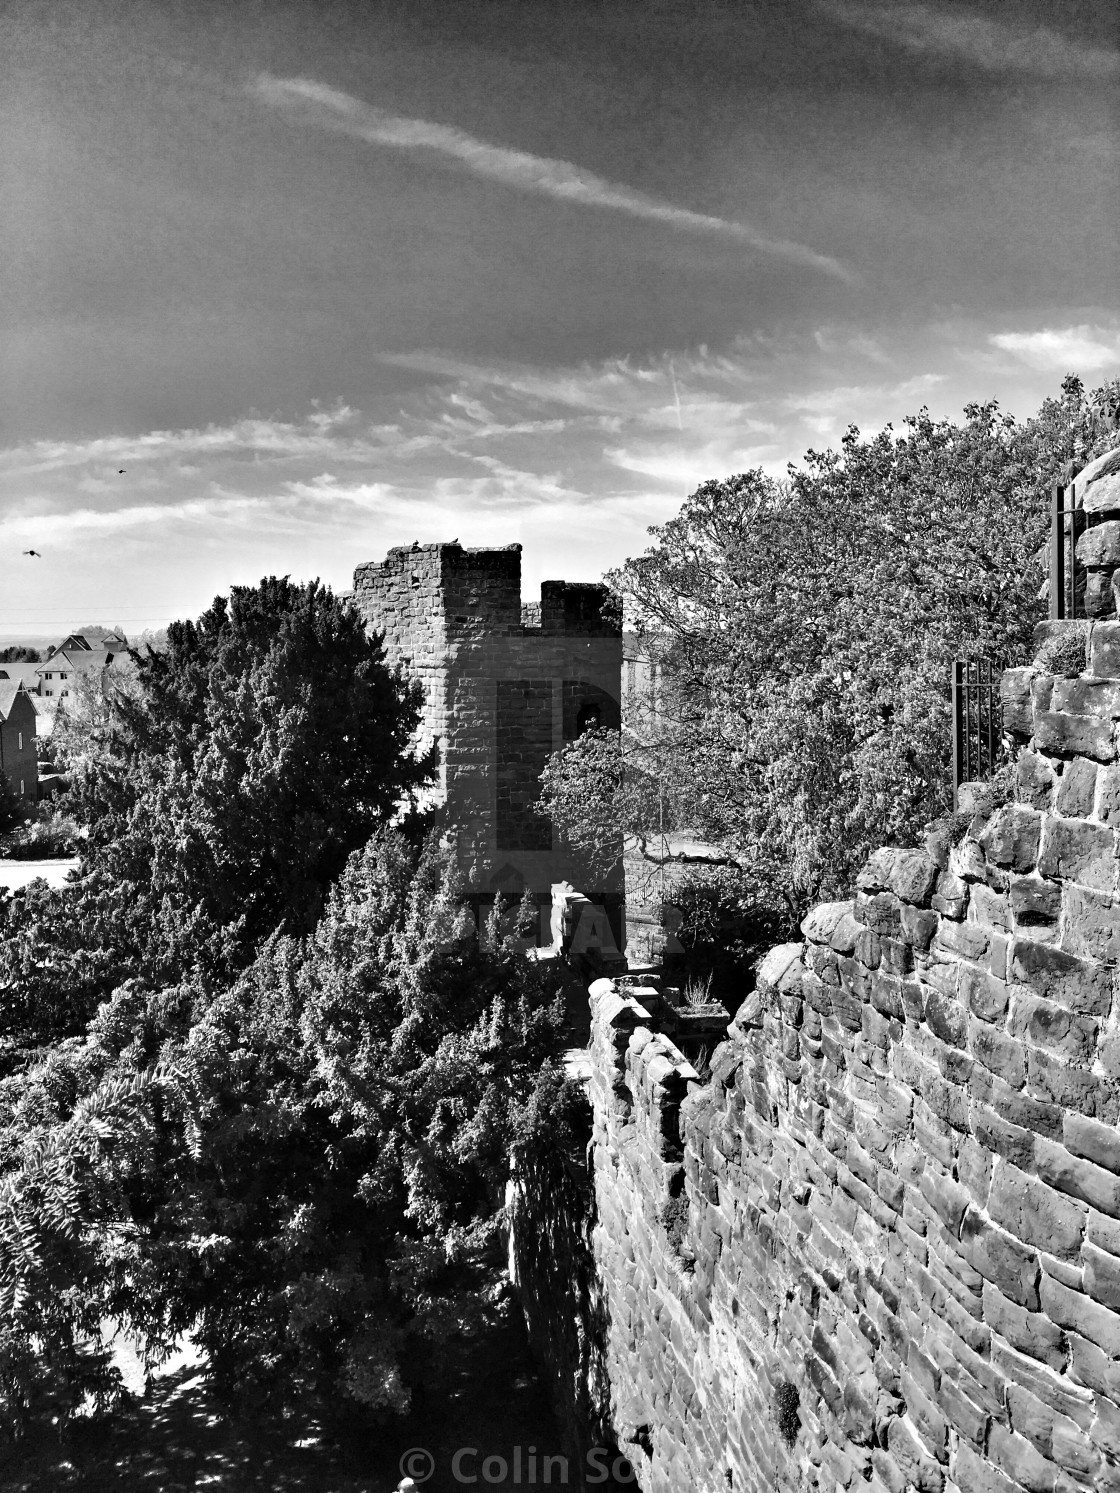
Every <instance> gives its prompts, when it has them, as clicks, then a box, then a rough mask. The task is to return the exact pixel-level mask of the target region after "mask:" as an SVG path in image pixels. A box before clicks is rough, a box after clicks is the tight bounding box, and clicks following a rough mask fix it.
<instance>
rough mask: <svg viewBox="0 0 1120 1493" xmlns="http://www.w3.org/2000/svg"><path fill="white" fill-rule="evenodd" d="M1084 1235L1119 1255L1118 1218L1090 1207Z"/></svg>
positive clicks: (1119, 1226)
mask: <svg viewBox="0 0 1120 1493" xmlns="http://www.w3.org/2000/svg"><path fill="white" fill-rule="evenodd" d="M1067 1144H1068V1142H1067ZM1085 1237H1086V1239H1088V1240H1089V1242H1090V1244H1095V1245H1096V1246H1097V1248H1098V1249H1103V1250H1106V1251H1107V1252H1108V1253H1109V1254H1112V1255H1116V1256H1118V1257H1120V1220H1118V1219H1115V1218H1109V1217H1108V1215H1107V1214H1105V1213H1098V1212H1097V1211H1096V1209H1095V1208H1090V1209H1089V1221H1088V1224H1087V1225H1086V1229H1085Z"/></svg>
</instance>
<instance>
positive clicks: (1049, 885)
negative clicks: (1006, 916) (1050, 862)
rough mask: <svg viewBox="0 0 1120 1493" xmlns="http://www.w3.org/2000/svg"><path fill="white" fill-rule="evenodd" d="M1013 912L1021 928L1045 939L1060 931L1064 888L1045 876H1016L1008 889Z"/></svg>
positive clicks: (1018, 927)
mask: <svg viewBox="0 0 1120 1493" xmlns="http://www.w3.org/2000/svg"><path fill="white" fill-rule="evenodd" d="M1008 899H1009V903H1010V907H1011V914H1012V917H1013V918H1014V920H1015V927H1016V929H1017V930H1022V931H1023V932H1025V933H1026V934H1027V936H1028V937H1029V938H1037V939H1045V938H1046V937H1047V936H1048V935H1052V934H1054V933H1056V932H1057V931H1058V917H1059V915H1060V913H1061V910H1062V889H1061V887H1060V886H1058V885H1057V884H1056V883H1055V882H1053V881H1044V880H1043V878H1042V877H1041V876H1038V875H1035V876H1012V878H1011V884H1010V887H1009V888H1008Z"/></svg>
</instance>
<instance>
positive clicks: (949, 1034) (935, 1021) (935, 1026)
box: [926, 989, 968, 1047]
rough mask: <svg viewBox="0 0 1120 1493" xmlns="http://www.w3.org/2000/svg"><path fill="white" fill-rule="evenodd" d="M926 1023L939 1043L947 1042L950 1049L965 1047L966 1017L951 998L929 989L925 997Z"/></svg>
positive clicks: (957, 1002)
mask: <svg viewBox="0 0 1120 1493" xmlns="http://www.w3.org/2000/svg"><path fill="white" fill-rule="evenodd" d="M926 1021H927V1022H928V1024H929V1027H930V1030H931V1031H932V1032H933V1033H934V1035H935V1036H936V1037H937V1038H938V1039H939V1040H940V1041H942V1042H947V1043H949V1045H950V1046H952V1047H964V1046H965V1042H966V1037H967V1032H968V1016H967V1013H966V1012H965V1009H964V1007H963V1006H962V1005H961V1004H960V1002H959V1001H957V1000H955V999H954V998H953V997H951V996H944V995H942V994H941V992H940V991H939V990H932V989H931V990H930V991H929V994H928V995H927V997H926Z"/></svg>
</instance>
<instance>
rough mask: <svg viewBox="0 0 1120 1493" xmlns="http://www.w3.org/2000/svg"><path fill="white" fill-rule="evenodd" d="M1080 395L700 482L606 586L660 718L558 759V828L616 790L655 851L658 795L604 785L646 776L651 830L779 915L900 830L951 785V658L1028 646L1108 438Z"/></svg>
mask: <svg viewBox="0 0 1120 1493" xmlns="http://www.w3.org/2000/svg"><path fill="white" fill-rule="evenodd" d="M1099 406H1100V400H1095V401H1094V402H1092V403H1091V402H1089V401H1087V400H1086V398H1085V395H1084V391H1083V389H1082V387H1081V385H1080V383H1079V382H1078V381H1077V380H1076V379H1068V380H1067V381H1066V383H1065V384H1064V385H1063V391H1062V397H1061V399H1060V400H1050V401H1047V403H1046V404H1045V405H1044V406H1043V408H1042V410H1040V412H1039V414H1038V415H1037V416H1036V417H1035V418H1034V419H1032V420H1030V421H1027V422H1026V423H1024V424H1019V423H1017V422H1016V421H1014V420H1013V419H1011V418H1010V417H1009V416H1006V415H1004V414H1002V413H1001V412H1000V410H999V409H998V407H997V406H996V405H995V404H994V403H989V404H984V405H970V406H968V407H967V408H966V410H965V419H964V422H963V423H962V424H959V425H958V424H953V423H950V422H949V421H935V420H933V419H932V418H931V417H930V415H929V414H928V412H926V411H924V410H923V411H922V412H921V413H920V414H918V415H916V416H913V417H911V418H910V419H908V420H907V421H906V422H905V426H904V429H903V430H902V432H901V433H899V432H896V431H894V430H893V429H891V428H889V427H888V429H887V430H885V431H883V432H882V433H881V434H879V435H878V436H875V437H872V438H870V439H864V438H862V437H861V436H860V434H859V432H858V430H856V429H855V428H854V427H852V428H850V429H849V430H848V432H847V434H846V435H845V437H844V440H843V443H842V448H841V451H840V452H833V451H827V452H823V453H821V452H813V451H810V452H809V453H808V455H807V456H806V458H805V465H804V467H803V468H802V469H800V470H793V469H791V474H790V480H789V482H788V483H776V482H774V481H772V480H770V479H769V478H767V477H766V476H765V475H764V474H763V473H762V472H760V471H756V472H750V473H746V474H741V475H738V476H734V477H731V478H728V479H726V480H724V481H711V482H705V483H704V484H702V485H701V486H700V487H699V488H698V489H697V490H696V492H695V493H693V494H692V496H691V497H690V498H689V499H688V500H687V501H686V503H685V505H684V507H683V508H682V510H681V512H680V514H679V515H678V516H677V517H676V518H675V519H673V520H671V521H670V522H669V523H668V524H666V525H664V526H662V527H658V528H653V529H651V530H650V533H651V534H652V535H653V537H654V541H655V542H654V544H653V545H652V547H651V548H650V549H648V550H647V551H646V553H645V554H643V555H641V556H639V557H637V558H636V559H632V560H629V561H628V562H627V563H626V564H625V565H624V566H623V567H622V569H621V570H619V571H618V572H616V573H615V574H614V575H613V576H612V577H610V579H611V581H612V583H613V585H614V586H615V588H616V589H617V591H618V592H619V593H620V595H621V598H622V601H623V604H624V606H625V608H626V610H627V612H628V614H629V616H630V617H631V619H632V621H633V624H634V625H635V626H636V628H637V630H638V633H639V635H640V638H641V640H642V641H643V642H644V644H645V646H646V647H647V649H648V650H649V652H650V654H651V657H652V658H653V660H654V662H655V664H656V669H657V680H658V693H657V700H656V709H655V710H654V711H653V712H652V713H651V717H652V718H651V720H649V721H647V722H646V723H645V726H644V727H642V726H639V728H638V729H637V730H635V729H633V723H630V724H631V730H630V731H629V733H627V732H624V733H623V734H622V736H621V737H620V738H619V740H618V743H617V746H616V748H615V751H614V756H613V758H611V757H610V753H609V751H607V750H606V748H605V746H603V747H601V748H599V759H598V760H597V761H592V758H591V754H590V751H589V749H585V748H584V747H583V745H582V744H581V743H576V744H575V746H574V747H572V748H569V749H568V750H567V751H566V752H565V753H564V754H562V755H561V756H560V757H559V758H558V759H554V760H553V764H552V767H551V768H550V772H549V774H548V775H547V778H546V787H545V794H544V798H543V804H544V807H545V808H546V809H547V810H548V812H549V813H550V814H551V815H552V816H553V818H554V821H555V822H556V823H557V824H558V825H559V826H560V828H561V829H562V830H563V831H564V832H565V833H567V834H568V836H569V838H571V839H573V840H574V841H575V842H576V843H577V844H580V845H588V844H590V843H593V842H595V840H596V839H597V838H601V837H602V826H603V824H604V823H605V822H606V821H605V819H604V814H605V813H606V809H605V804H606V802H607V801H608V800H610V799H611V798H612V796H613V799H614V804H615V814H614V819H613V822H612V828H614V829H615V832H616V833H617V829H618V827H619V826H621V827H622V828H623V829H624V830H625V831H627V832H629V834H630V835H631V837H632V843H637V844H638V845H639V847H641V844H642V839H643V837H644V840H645V846H644V849H645V852H646V854H647V855H649V854H653V856H654V858H655V859H656V856H657V854H658V853H659V852H658V851H657V850H656V846H657V844H658V830H659V822H658V821H655V820H653V818H652V812H651V810H652V804H653V798H652V797H651V795H650V794H649V793H648V792H646V791H642V792H635V791H632V790H630V789H626V788H624V789H623V791H622V792H621V793H620V792H619V791H618V789H617V788H616V787H612V784H618V783H619V782H620V781H621V782H622V783H623V784H625V783H626V780H627V771H629V772H633V773H636V774H637V775H638V776H639V777H644V778H645V779H646V780H652V781H653V782H655V783H656V784H657V785H658V793H657V813H658V816H659V821H660V822H661V823H664V824H665V825H666V827H668V828H678V827H685V826H687V827H688V828H689V829H690V830H691V831H692V832H693V833H694V834H697V835H699V836H701V837H703V838H704V839H705V840H708V841H710V842H712V843H713V844H714V845H716V846H717V847H719V850H720V852H721V856H720V859H721V860H722V861H723V862H724V863H725V865H726V866H727V867H728V868H730V869H731V870H733V871H736V872H737V873H738V874H739V876H740V885H741V888H742V898H743V899H744V900H745V901H747V902H749V903H752V904H753V905H754V906H756V907H759V908H761V909H772V910H775V911H779V912H781V913H782V915H783V916H784V917H785V919H786V920H787V923H788V925H789V926H790V927H792V926H794V925H796V923H797V922H798V921H799V920H800V917H801V916H802V915H803V913H804V911H805V910H806V909H807V908H808V906H810V905H811V904H812V903H813V902H815V901H817V900H819V899H821V898H822V897H827V896H829V895H841V894H843V893H844V892H845V891H846V890H847V888H848V887H849V885H850V883H851V881H852V879H853V876H854V874H855V872H856V870H858V868H859V866H860V864H861V863H862V862H863V860H864V859H865V858H866V856H867V854H868V852H869V851H870V850H871V849H872V848H873V847H874V846H876V845H878V844H882V843H901V844H907V843H913V842H914V841H915V840H916V839H917V838H918V836H919V835H920V834H921V832H922V828H923V826H924V825H925V823H926V822H927V821H929V820H931V819H933V818H935V817H937V816H938V815H940V814H941V813H942V812H944V811H945V810H946V809H947V807H948V802H949V796H950V794H951V791H952V785H951V782H950V773H949V752H950V730H949V690H948V678H949V665H950V662H951V660H952V659H953V657H955V656H959V655H967V654H979V655H983V656H986V657H989V658H994V659H1003V660H1005V661H1006V662H1008V663H1010V662H1015V661H1018V660H1021V659H1023V658H1025V657H1026V656H1027V653H1028V649H1029V644H1030V639H1031V633H1032V629H1033V626H1034V624H1035V622H1036V621H1037V620H1038V619H1039V617H1040V616H1041V614H1042V605H1043V604H1042V601H1041V599H1040V587H1041V585H1042V583H1043V581H1044V577H1045V570H1044V565H1043V552H1044V543H1045V538H1046V522H1047V501H1048V493H1049V488H1050V485H1051V483H1052V481H1053V480H1054V479H1055V478H1056V477H1057V476H1058V475H1060V474H1061V473H1062V472H1063V470H1064V469H1065V467H1066V465H1067V463H1071V462H1072V463H1073V464H1074V465H1081V464H1082V463H1083V462H1084V461H1085V460H1087V459H1089V457H1090V456H1091V455H1093V454H1094V453H1095V451H1096V450H1098V449H1104V447H1105V446H1106V445H1107V444H1108V443H1109V442H1114V441H1115V435H1114V434H1110V433H1109V432H1108V431H1107V430H1106V429H1104V428H1103V422H1102V420H1101V418H1100V416H1099V413H1098V407H1099ZM620 761H622V762H623V763H624V764H625V770H624V771H623V772H622V775H621V779H620V777H619V766H618V764H619V762H620ZM592 778H594V779H595V780H596V782H597V785H598V786H597V787H595V788H591V786H590V780H591V779H592ZM581 780H582V782H581ZM581 792H582V794H583V795H584V796H585V797H587V798H588V801H589V802H591V803H593V804H594V806H595V807H594V810H593V813H592V814H585V813H583V812H582V811H581V810H580V808H579V798H580V794H581Z"/></svg>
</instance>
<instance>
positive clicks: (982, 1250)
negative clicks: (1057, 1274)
mask: <svg viewBox="0 0 1120 1493" xmlns="http://www.w3.org/2000/svg"><path fill="white" fill-rule="evenodd" d="M961 1242H962V1244H963V1245H964V1248H965V1257H966V1259H967V1260H968V1262H969V1264H970V1265H971V1266H972V1267H973V1269H974V1270H978V1271H979V1272H980V1274H981V1275H982V1276H983V1277H984V1279H985V1280H987V1281H990V1282H991V1283H992V1285H994V1286H998V1287H999V1289H1000V1290H1001V1291H1002V1292H1003V1294H1004V1295H1005V1296H1009V1297H1010V1298H1011V1300H1012V1301H1014V1302H1017V1303H1018V1305H1019V1306H1025V1307H1026V1308H1027V1310H1028V1311H1037V1310H1038V1300H1039V1297H1038V1281H1039V1264H1038V1256H1037V1255H1036V1254H1035V1252H1034V1251H1033V1250H1031V1249H1027V1248H1026V1247H1025V1246H1024V1245H1022V1244H1020V1243H1019V1241H1018V1240H1017V1239H1012V1238H1011V1236H1010V1235H1009V1234H1005V1233H1004V1232H1003V1230H1002V1229H998V1228H996V1227H995V1225H994V1224H991V1223H989V1222H988V1221H987V1219H985V1218H982V1217H981V1216H980V1214H978V1213H976V1212H975V1211H974V1210H973V1209H972V1208H969V1209H968V1211H967V1212H966V1213H965V1216H964V1221H963V1224H962V1228H961Z"/></svg>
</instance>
